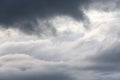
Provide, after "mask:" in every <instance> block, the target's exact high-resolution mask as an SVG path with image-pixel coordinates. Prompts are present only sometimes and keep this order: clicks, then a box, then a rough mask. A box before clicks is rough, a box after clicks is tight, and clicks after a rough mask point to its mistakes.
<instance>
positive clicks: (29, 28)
mask: <svg viewBox="0 0 120 80" xmlns="http://www.w3.org/2000/svg"><path fill="white" fill-rule="evenodd" d="M89 3H90V0H60V1H56V0H11V1H9V0H1V1H0V25H1V26H2V28H17V29H20V30H22V31H23V32H26V33H29V34H30V33H34V32H35V31H37V30H39V33H42V31H43V32H44V31H47V29H48V30H51V31H52V32H55V28H54V27H53V26H50V23H49V22H47V21H46V22H45V23H44V24H45V25H41V21H40V22H38V20H39V19H41V20H44V19H48V18H52V17H53V16H57V15H58V16H61V15H67V16H71V17H73V18H75V19H79V20H84V19H85V14H84V11H83V9H84V7H86V6H87V5H88V4H89ZM39 23H40V26H39ZM46 24H47V25H46ZM45 26H47V27H46V28H45V29H44V27H45ZM49 27H50V28H49ZM46 33H47V32H46Z"/></svg>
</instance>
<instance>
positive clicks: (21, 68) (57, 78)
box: [0, 54, 75, 80]
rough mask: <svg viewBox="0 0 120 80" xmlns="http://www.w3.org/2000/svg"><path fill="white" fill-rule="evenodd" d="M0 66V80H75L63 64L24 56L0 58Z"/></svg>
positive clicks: (15, 55) (16, 55)
mask: <svg viewBox="0 0 120 80" xmlns="http://www.w3.org/2000/svg"><path fill="white" fill-rule="evenodd" d="M0 66H1V67H0V74H1V75H0V79H1V80H21V79H22V80H75V78H74V77H73V76H72V75H71V74H68V73H67V70H65V69H66V66H65V65H64V63H61V62H46V61H42V60H38V59H36V58H33V57H32V56H28V55H25V54H14V55H13V54H12V55H5V56H1V57H0ZM9 70H10V71H12V74H11V73H9ZM1 71H4V72H1ZM64 71H65V72H64Z"/></svg>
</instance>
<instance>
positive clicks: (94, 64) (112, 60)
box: [85, 41, 120, 73]
mask: <svg viewBox="0 0 120 80" xmlns="http://www.w3.org/2000/svg"><path fill="white" fill-rule="evenodd" d="M119 47H120V43H119V42H118V41H117V42H115V43H113V44H112V45H110V46H109V47H107V48H106V49H100V50H99V52H98V53H97V54H96V55H94V56H92V57H90V58H89V59H87V60H89V62H90V63H91V64H90V65H88V66H87V67H86V68H85V69H86V70H93V71H98V72H102V73H111V72H112V73H114V72H119V71H120V64H119V63H120V49H119Z"/></svg>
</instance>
